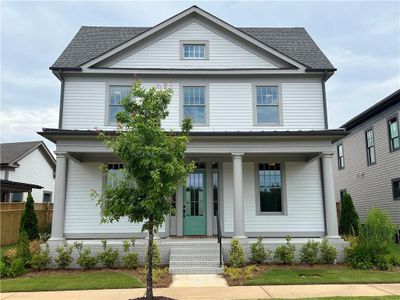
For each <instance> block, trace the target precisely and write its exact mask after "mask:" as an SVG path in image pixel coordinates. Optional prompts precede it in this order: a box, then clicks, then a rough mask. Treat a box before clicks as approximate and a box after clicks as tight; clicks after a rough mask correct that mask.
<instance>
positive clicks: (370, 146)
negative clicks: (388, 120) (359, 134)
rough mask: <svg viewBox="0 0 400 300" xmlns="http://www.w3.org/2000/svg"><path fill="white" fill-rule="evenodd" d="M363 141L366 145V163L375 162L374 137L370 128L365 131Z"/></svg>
mask: <svg viewBox="0 0 400 300" xmlns="http://www.w3.org/2000/svg"><path fill="white" fill-rule="evenodd" d="M365 142H366V146H367V163H368V165H369V166H370V165H373V164H374V163H376V155H375V139H374V132H373V130H372V129H369V130H367V131H366V132H365Z"/></svg>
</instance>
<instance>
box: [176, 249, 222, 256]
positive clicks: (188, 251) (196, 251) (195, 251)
mask: <svg viewBox="0 0 400 300" xmlns="http://www.w3.org/2000/svg"><path fill="white" fill-rule="evenodd" d="M171 254H183V255H198V254H217V255H219V249H218V248H173V249H171Z"/></svg>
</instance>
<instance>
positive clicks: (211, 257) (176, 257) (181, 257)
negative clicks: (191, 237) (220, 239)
mask: <svg viewBox="0 0 400 300" xmlns="http://www.w3.org/2000/svg"><path fill="white" fill-rule="evenodd" d="M169 260H170V261H193V260H201V261H203V260H206V261H218V262H219V254H171V255H170V257H169Z"/></svg>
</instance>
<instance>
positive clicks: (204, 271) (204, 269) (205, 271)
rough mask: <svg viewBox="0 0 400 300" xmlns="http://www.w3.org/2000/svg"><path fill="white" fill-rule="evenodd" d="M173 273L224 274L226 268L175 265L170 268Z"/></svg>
mask: <svg viewBox="0 0 400 300" xmlns="http://www.w3.org/2000/svg"><path fill="white" fill-rule="evenodd" d="M169 272H170V273H171V274H174V275H175V274H222V273H223V272H224V268H219V267H187V266H185V267H173V268H171V267H170V268H169Z"/></svg>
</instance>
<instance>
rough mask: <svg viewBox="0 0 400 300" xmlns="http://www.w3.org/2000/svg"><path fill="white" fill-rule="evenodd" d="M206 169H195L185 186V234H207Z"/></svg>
mask: <svg viewBox="0 0 400 300" xmlns="http://www.w3.org/2000/svg"><path fill="white" fill-rule="evenodd" d="M206 218H207V213H206V171H205V170H195V171H194V172H193V173H191V174H190V175H189V176H188V177H187V178H186V186H185V187H184V188H183V234H184V235H206V234H207V219H206Z"/></svg>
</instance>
